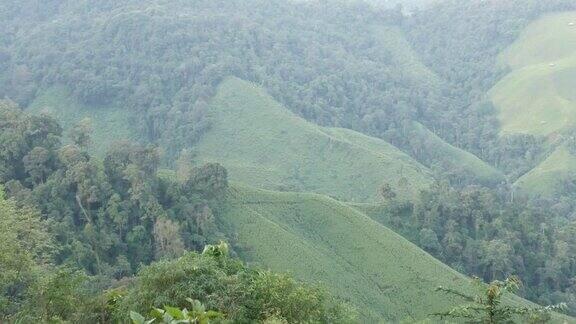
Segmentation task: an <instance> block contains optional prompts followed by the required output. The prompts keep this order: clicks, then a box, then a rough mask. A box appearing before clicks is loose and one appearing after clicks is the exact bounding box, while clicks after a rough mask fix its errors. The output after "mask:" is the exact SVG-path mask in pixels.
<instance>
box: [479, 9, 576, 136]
mask: <svg viewBox="0 0 576 324" xmlns="http://www.w3.org/2000/svg"><path fill="white" fill-rule="evenodd" d="M499 59H500V61H501V62H502V63H503V64H505V65H507V66H509V67H510V68H511V69H512V72H511V73H510V74H509V75H507V76H506V77H505V78H503V79H502V80H501V81H500V82H498V84H496V85H495V86H494V88H493V89H492V90H491V91H490V96H491V98H492V100H493V102H494V103H495V105H496V107H497V108H498V109H499V117H500V120H501V122H502V131H503V133H525V134H534V135H550V134H552V133H554V132H558V131H562V130H565V129H566V128H568V127H571V126H574V125H576V92H574V88H575V87H576V12H565V13H556V14H551V15H547V16H545V17H543V18H541V19H539V20H538V21H536V22H534V23H532V24H531V25H529V26H528V27H527V28H526V29H525V30H524V32H523V33H522V35H521V36H520V37H519V39H518V40H517V41H516V42H515V43H514V44H512V45H511V46H510V47H509V48H508V49H506V50H505V51H504V52H503V53H501V55H500V58H499Z"/></svg>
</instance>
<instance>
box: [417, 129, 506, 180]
mask: <svg viewBox="0 0 576 324" xmlns="http://www.w3.org/2000/svg"><path fill="white" fill-rule="evenodd" d="M406 136H407V138H409V140H410V141H411V142H418V143H419V145H418V147H417V148H416V147H415V148H413V150H416V151H417V152H414V155H416V156H422V158H420V159H419V160H420V161H422V162H423V163H426V161H427V162H428V163H433V164H436V167H438V168H440V169H441V170H443V172H446V173H461V174H463V173H464V174H467V175H471V177H472V178H474V179H476V180H477V181H479V182H480V183H483V184H495V183H498V182H500V181H502V180H503V179H504V175H503V174H502V172H500V171H499V170H497V169H496V168H494V167H492V166H491V165H489V164H488V163H486V162H484V161H482V160H481V159H479V158H478V157H477V156H476V155H474V154H472V153H470V152H467V151H464V150H462V149H459V148H457V147H455V146H453V145H450V144H449V143H447V142H446V141H444V140H443V139H441V138H440V137H438V136H437V135H436V134H434V133H433V132H431V131H430V130H429V129H427V128H426V127H424V125H422V124H420V123H418V122H414V123H412V125H411V128H410V129H408V130H407V131H406ZM426 165H427V166H428V167H432V164H426Z"/></svg>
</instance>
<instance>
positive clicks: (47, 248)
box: [0, 186, 54, 321]
mask: <svg viewBox="0 0 576 324" xmlns="http://www.w3.org/2000/svg"><path fill="white" fill-rule="evenodd" d="M53 249H54V246H53V245H52V237H51V236H50V235H49V234H48V233H47V232H46V224H45V223H44V222H42V221H41V220H40V216H39V213H38V212H37V211H35V210H34V209H31V208H18V207H17V205H16V202H15V201H13V200H6V199H5V198H4V192H3V189H2V187H1V186H0V321H2V320H4V319H9V318H10V317H11V316H13V315H14V314H16V313H17V312H18V311H19V309H20V307H21V306H22V304H24V302H25V300H26V298H27V297H28V296H29V295H30V294H32V293H33V292H34V290H35V287H37V285H38V282H39V281H40V272H41V271H40V270H41V266H42V265H44V264H45V263H47V262H48V261H49V260H50V258H51V255H52V252H53Z"/></svg>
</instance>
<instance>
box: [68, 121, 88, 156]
mask: <svg viewBox="0 0 576 324" xmlns="http://www.w3.org/2000/svg"><path fill="white" fill-rule="evenodd" d="M92 131H93V129H92V120H91V119H90V118H84V119H82V120H81V121H80V122H79V123H78V124H76V125H74V127H72V129H70V133H69V136H70V139H71V140H72V143H74V144H75V145H77V146H78V147H81V148H83V149H86V148H88V146H90V144H91V143H92V139H91V135H92Z"/></svg>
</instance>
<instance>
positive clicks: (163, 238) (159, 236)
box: [154, 217, 186, 260]
mask: <svg viewBox="0 0 576 324" xmlns="http://www.w3.org/2000/svg"><path fill="white" fill-rule="evenodd" d="M154 245H155V248H156V260H160V259H165V258H168V259H172V258H176V257H179V256H181V255H182V254H184V252H185V251H186V250H185V247H184V242H182V238H181V237H180V226H179V225H178V223H176V222H173V221H171V220H170V219H167V218H166V217H158V218H157V219H156V222H155V223H154Z"/></svg>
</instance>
